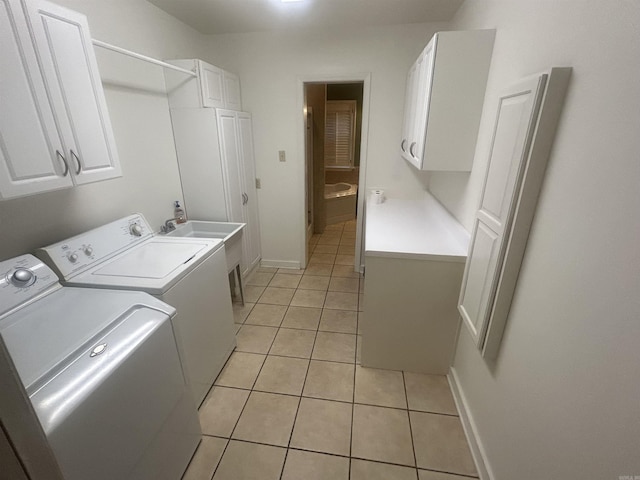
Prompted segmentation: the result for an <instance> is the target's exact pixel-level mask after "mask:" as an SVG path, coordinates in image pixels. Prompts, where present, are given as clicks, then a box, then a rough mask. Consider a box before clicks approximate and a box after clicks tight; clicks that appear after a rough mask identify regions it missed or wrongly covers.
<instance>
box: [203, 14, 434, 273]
mask: <svg viewBox="0 0 640 480" xmlns="http://www.w3.org/2000/svg"><path fill="white" fill-rule="evenodd" d="M443 28H444V26H443V25H442V24H418V25H403V26H394V27H376V28H366V29H358V30H355V31H353V30H352V31H349V32H347V31H334V32H331V31H323V32H317V31H304V32H288V33H254V34H238V35H231V34H229V35H216V36H212V37H211V45H212V49H211V55H212V56H213V57H214V62H215V63H216V64H217V65H220V66H222V67H224V68H227V69H229V70H231V71H233V72H235V73H238V74H239V75H240V80H241V88H242V102H243V108H244V109H245V110H247V111H249V112H251V113H252V114H253V125H254V137H255V156H256V168H257V176H258V178H260V179H261V181H262V189H261V190H259V191H258V198H259V206H260V217H261V235H262V256H263V259H264V260H266V261H270V262H276V263H277V262H283V263H285V262H297V261H299V260H300V258H301V257H302V256H303V251H302V245H303V235H304V228H305V226H304V215H303V214H304V150H303V148H304V146H303V144H302V142H301V141H300V140H301V133H300V132H301V130H302V119H303V117H302V104H301V103H298V98H297V95H298V82H299V79H300V78H304V79H311V78H314V76H317V78H318V79H325V78H326V76H327V75H330V76H342V75H349V74H354V73H357V74H360V73H363V72H364V73H366V72H370V73H371V103H370V115H369V147H368V157H367V167H366V185H367V187H369V188H374V187H375V188H386V189H388V190H401V191H407V192H411V191H416V190H419V191H422V190H424V188H425V184H426V182H425V178H424V174H419V173H418V172H416V171H415V169H413V168H412V167H410V166H409V165H408V164H407V163H406V162H405V161H404V160H402V159H401V158H400V156H399V155H398V153H397V152H398V143H399V141H400V130H401V127H402V113H403V112H402V111H403V107H404V90H405V81H406V74H407V71H408V69H409V66H410V65H411V63H412V62H413V60H414V59H415V57H416V56H417V55H418V53H420V50H421V49H422V48H423V47H424V46H425V45H426V44H427V42H428V41H429V39H430V38H431V37H432V35H433V34H434V33H435V32H436V31H438V30H440V29H443ZM278 150H285V151H286V154H287V162H286V163H280V162H278Z"/></svg>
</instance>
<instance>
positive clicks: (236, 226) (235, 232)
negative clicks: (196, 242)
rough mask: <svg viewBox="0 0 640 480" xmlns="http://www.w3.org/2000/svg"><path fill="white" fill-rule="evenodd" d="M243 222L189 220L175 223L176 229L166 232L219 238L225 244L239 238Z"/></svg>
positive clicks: (176, 234)
mask: <svg viewBox="0 0 640 480" xmlns="http://www.w3.org/2000/svg"><path fill="white" fill-rule="evenodd" d="M245 225H246V224H245V223H229V222H207V221H204V220H189V221H187V222H185V223H179V224H177V225H176V229H175V230H173V231H171V232H169V233H167V235H169V236H170V237H196V238H221V239H223V240H224V242H225V244H226V243H227V242H229V241H232V240H234V239H236V237H237V239H240V237H241V236H242V229H243V228H244V226H245Z"/></svg>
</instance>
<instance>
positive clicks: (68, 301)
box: [0, 288, 175, 394]
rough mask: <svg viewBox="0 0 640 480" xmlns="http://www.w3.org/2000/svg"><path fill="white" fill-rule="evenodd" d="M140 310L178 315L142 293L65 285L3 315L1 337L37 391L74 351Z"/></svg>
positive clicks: (30, 387)
mask: <svg viewBox="0 0 640 480" xmlns="http://www.w3.org/2000/svg"><path fill="white" fill-rule="evenodd" d="M140 309H152V310H153V311H154V314H155V315H157V316H159V317H163V318H167V317H169V316H171V315H174V314H175V309H174V308H173V307H170V306H169V305H167V304H165V303H163V302H161V301H159V300H157V299H155V298H153V297H151V296H149V295H147V294H145V293H142V292H133V291H113V290H96V289H89V288H61V289H59V290H57V291H55V292H53V293H51V294H49V295H47V296H46V297H43V298H41V299H40V300H38V301H36V302H34V303H32V304H30V305H28V306H26V307H24V308H22V309H20V310H18V311H16V312H15V313H13V314H11V315H9V316H7V317H5V318H4V319H2V321H1V322H0V337H2V341H3V342H4V344H5V346H6V348H7V350H8V351H9V354H10V355H11V358H12V360H13V363H14V365H15V367H16V370H17V371H18V374H19V376H20V379H21V380H22V383H23V385H24V387H25V388H26V389H27V392H28V393H29V394H31V393H33V392H34V391H35V390H37V389H38V388H39V387H41V386H42V385H44V384H45V383H46V382H47V381H48V380H49V379H50V378H51V377H53V376H55V375H56V374H57V373H59V372H60V371H61V370H62V369H64V368H65V366H66V364H67V361H68V360H67V359H68V357H70V356H71V357H72V356H73V354H74V352H78V351H82V349H86V348H88V346H89V345H90V344H91V342H92V341H93V340H94V338H96V336H98V335H100V334H104V332H106V331H108V330H109V329H110V328H112V326H113V325H116V324H118V323H119V321H121V320H122V319H124V318H126V317H127V316H129V315H131V314H132V313H133V312H135V311H138V310H140Z"/></svg>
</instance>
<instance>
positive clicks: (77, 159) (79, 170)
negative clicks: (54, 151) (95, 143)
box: [69, 150, 82, 175]
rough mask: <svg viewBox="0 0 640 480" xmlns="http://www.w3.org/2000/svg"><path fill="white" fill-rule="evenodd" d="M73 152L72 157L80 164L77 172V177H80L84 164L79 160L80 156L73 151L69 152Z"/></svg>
mask: <svg viewBox="0 0 640 480" xmlns="http://www.w3.org/2000/svg"><path fill="white" fill-rule="evenodd" d="M69 151H70V152H71V156H72V157H73V158H75V160H76V163H77V164H78V169H77V170H76V175H80V172H81V171H82V164H81V163H80V159H79V158H78V155H76V152H74V151H73V150H69Z"/></svg>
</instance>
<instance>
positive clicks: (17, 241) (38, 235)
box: [0, 0, 206, 259]
mask: <svg viewBox="0 0 640 480" xmlns="http://www.w3.org/2000/svg"><path fill="white" fill-rule="evenodd" d="M57 3H60V4H61V5H63V6H66V7H68V8H71V9H73V10H76V11H79V12H82V13H84V14H86V15H87V16H88V19H89V25H90V28H91V33H92V36H93V37H94V38H97V39H99V40H102V41H106V42H108V43H113V44H116V45H118V46H122V47H124V48H128V49H131V50H135V51H139V52H141V53H145V54H147V55H150V56H155V57H157V58H176V57H194V56H199V55H200V56H204V54H205V53H206V49H205V48H204V47H205V45H206V42H205V41H204V37H203V36H201V35H200V34H198V33H197V32H195V31H194V30H192V29H190V28H189V27H187V26H185V25H184V24H182V23H180V22H178V21H177V20H175V19H174V18H173V17H170V16H169V15H167V14H165V13H164V12H162V11H161V10H159V9H157V8H156V7H154V6H152V5H151V4H149V3H147V2H145V1H142V0H91V1H88V0H60V1H58V2H57ZM96 52H97V55H98V64H99V68H100V70H101V76H102V79H103V83H104V86H105V94H106V97H107V106H108V109H109V113H110V116H111V122H112V124H113V128H114V131H115V139H116V143H117V146H118V152H119V155H120V162H121V164H122V171H123V176H122V178H118V179H114V180H109V181H106V182H100V183H95V184H90V185H83V186H80V187H76V188H72V189H67V190H61V191H57V192H50V193H46V194H42V195H35V196H32V197H25V198H20V199H14V200H8V201H3V202H0V259H6V258H10V257H13V256H16V255H19V254H22V253H27V252H30V251H32V250H33V249H34V248H36V247H39V246H43V245H47V244H50V243H52V242H56V241H59V240H62V239H64V238H67V237H69V236H71V235H75V234H77V233H80V232H82V231H84V230H87V229H89V228H93V227H96V226H98V225H101V224H103V223H106V222H108V221H111V220H115V219H116V218H119V217H122V216H125V215H127V214H129V213H132V212H134V211H137V212H141V213H143V214H144V215H145V216H146V217H147V219H148V220H149V221H150V222H151V223H152V225H153V226H154V227H156V228H157V227H159V226H160V223H161V222H162V221H163V220H164V219H166V218H168V217H170V216H172V214H173V207H172V201H173V200H176V199H181V198H182V191H181V187H180V179H179V174H178V167H177V161H176V155H175V147H174V144H173V134H172V130H171V122H170V118H169V109H168V104H167V99H166V95H165V93H164V76H163V72H162V69H161V68H160V67H156V66H151V65H149V64H145V63H143V62H140V61H137V60H132V59H127V58H126V57H123V56H121V55H118V54H115V53H112V52H107V51H105V50H103V49H99V48H96Z"/></svg>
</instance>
